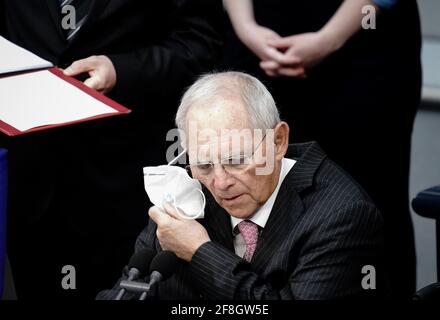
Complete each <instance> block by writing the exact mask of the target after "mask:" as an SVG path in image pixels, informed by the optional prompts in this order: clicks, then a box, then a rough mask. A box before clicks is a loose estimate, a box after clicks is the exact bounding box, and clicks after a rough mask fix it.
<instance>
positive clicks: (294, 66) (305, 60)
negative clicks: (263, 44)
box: [260, 32, 333, 77]
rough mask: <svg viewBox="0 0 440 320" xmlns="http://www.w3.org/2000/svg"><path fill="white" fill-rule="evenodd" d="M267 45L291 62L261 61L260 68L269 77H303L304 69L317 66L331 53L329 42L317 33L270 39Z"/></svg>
mask: <svg viewBox="0 0 440 320" xmlns="http://www.w3.org/2000/svg"><path fill="white" fill-rule="evenodd" d="M268 44H269V45H270V46H272V47H273V48H276V49H278V50H280V51H281V52H284V55H285V56H286V57H287V58H288V59H289V60H290V61H291V63H285V60H277V59H273V60H272V61H262V62H261V64H260V66H261V68H262V69H263V70H264V71H265V72H266V73H267V74H268V75H271V76H290V77H305V76H306V74H305V70H306V68H308V67H312V66H314V65H316V64H318V63H319V62H320V61H322V60H323V59H325V58H326V57H327V56H328V55H329V54H330V53H332V52H333V48H332V45H331V43H330V41H328V39H327V38H326V37H324V36H323V34H321V33H319V32H310V33H303V34H299V35H294V36H289V37H285V38H281V39H271V40H270V41H269V42H268Z"/></svg>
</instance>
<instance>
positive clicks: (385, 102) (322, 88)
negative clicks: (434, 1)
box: [225, 0, 421, 298]
mask: <svg viewBox="0 0 440 320" xmlns="http://www.w3.org/2000/svg"><path fill="white" fill-rule="evenodd" d="M225 3H226V8H227V10H228V13H229V16H230V17H231V22H232V25H233V29H231V32H230V33H229V37H228V41H227V43H226V49H225V66H226V68H227V69H236V70H240V71H246V72H249V73H251V74H253V75H255V76H257V77H258V78H259V79H261V80H262V81H263V82H265V83H266V84H267V85H268V87H269V88H270V89H271V91H272V93H273V95H274V98H275V100H276V102H277V104H278V106H279V107H280V109H281V112H282V114H283V116H284V119H285V120H286V121H287V122H288V123H289V124H290V126H291V127H292V131H291V138H292V141H294V142H304V141H310V140H316V141H318V142H319V144H320V145H321V146H322V147H323V149H324V150H326V152H327V153H328V154H329V156H330V157H331V158H332V159H334V160H335V161H336V162H337V163H338V164H340V165H341V166H342V167H343V168H344V169H346V170H347V171H348V172H349V173H350V174H351V175H352V176H353V177H354V178H355V179H356V180H357V181H358V182H359V183H360V184H361V185H362V186H363V187H364V188H365V190H366V191H367V192H368V194H369V195H370V196H371V197H372V199H373V201H374V202H375V203H376V205H377V206H378V208H379V210H380V211H381V212H382V213H383V215H384V220H385V245H386V252H387V266H388V271H389V274H390V277H391V285H392V289H393V295H394V296H395V297H405V298H408V297H410V296H411V295H412V294H413V293H414V291H415V266H416V265H415V246H414V235H413V227H412V221H411V216H410V212H409V199H408V198H409V194H408V181H409V165H410V149H411V134H412V128H413V122H414V117H415V114H416V110H417V108H418V106H419V103H420V95H421V63H420V49H421V35H420V22H419V15H418V9H417V3H416V1H415V0H408V1H405V0H403V1H396V0H389V1H382V0H345V1H342V0H326V1H307V0H291V1H283V0H275V1H273V0H254V1H251V0H240V1H233V0H225ZM239 6H241V8H240V7H239ZM362 26H363V27H362ZM347 144H350V145H351V147H350V148H347V147H346V146H347Z"/></svg>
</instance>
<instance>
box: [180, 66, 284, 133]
mask: <svg viewBox="0 0 440 320" xmlns="http://www.w3.org/2000/svg"><path fill="white" fill-rule="evenodd" d="M218 97H221V98H226V99H227V98H237V97H238V98H239V99H241V100H242V102H243V103H244V106H245V108H246V109H247V111H248V116H249V122H250V124H251V126H252V128H250V129H273V128H274V127H275V126H276V125H277V124H278V123H279V122H280V121H281V120H280V114H279V112H278V109H277V107H276V104H275V101H274V99H273V97H272V95H271V94H270V92H269V91H268V90H267V88H266V87H265V86H264V85H263V84H262V83H261V81H259V80H258V79H257V78H255V77H253V76H251V75H248V74H246V73H242V72H233V71H228V72H220V73H211V74H206V75H203V76H201V77H200V78H199V79H198V80H197V81H196V82H195V83H194V84H193V85H192V86H191V87H190V88H189V89H188V90H187V91H186V92H185V94H184V96H183V98H182V101H181V103H180V106H179V108H178V110H177V114H176V125H177V128H178V129H180V130H184V131H185V130H186V121H187V114H188V112H189V110H190V108H191V106H193V105H194V104H195V103H197V102H200V101H207V100H212V99H215V98H218ZM206 105H207V108H209V104H206Z"/></svg>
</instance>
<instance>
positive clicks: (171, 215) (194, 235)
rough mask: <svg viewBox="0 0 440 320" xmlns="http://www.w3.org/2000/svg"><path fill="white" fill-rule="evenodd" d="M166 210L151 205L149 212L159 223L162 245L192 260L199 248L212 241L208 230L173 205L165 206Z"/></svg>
mask: <svg viewBox="0 0 440 320" xmlns="http://www.w3.org/2000/svg"><path fill="white" fill-rule="evenodd" d="M165 210H166V212H164V211H162V210H161V209H160V208H158V207H151V208H150V210H149V212H148V214H149V215H150V218H151V219H152V220H153V221H154V222H156V224H157V231H156V235H157V239H158V240H159V243H160V246H161V247H162V249H163V250H169V251H172V252H174V253H175V254H176V255H177V256H178V257H179V258H180V259H183V260H185V261H191V259H192V256H193V255H194V253H195V252H196V251H197V249H198V248H199V247H200V246H201V245H202V244H204V243H205V242H208V241H210V238H209V235H208V232H207V231H206V229H205V228H204V227H203V226H202V225H201V224H200V223H198V222H197V221H196V220H192V219H185V218H183V217H182V216H181V215H179V214H178V213H177V212H176V210H175V209H174V208H173V207H172V206H165Z"/></svg>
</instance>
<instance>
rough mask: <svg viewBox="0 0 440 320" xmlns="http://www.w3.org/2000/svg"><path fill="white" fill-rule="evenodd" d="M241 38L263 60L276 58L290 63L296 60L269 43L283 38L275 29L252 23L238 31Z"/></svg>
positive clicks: (281, 61)
mask: <svg viewBox="0 0 440 320" xmlns="http://www.w3.org/2000/svg"><path fill="white" fill-rule="evenodd" d="M237 34H238V37H239V38H240V40H241V41H242V42H243V43H244V44H245V45H246V47H248V48H249V50H251V51H252V52H253V53H254V54H255V55H256V56H257V57H259V58H260V59H261V60H262V61H270V60H276V61H279V62H280V63H284V64H290V63H293V62H295V61H294V60H292V59H290V57H289V56H286V55H284V54H283V53H282V52H280V51H278V50H277V49H276V48H275V47H274V46H271V45H270V44H269V43H270V42H271V41H280V40H281V39H282V38H281V37H280V36H279V35H278V34H277V33H276V32H275V31H273V30H271V29H269V28H266V27H262V26H259V25H258V24H255V23H250V24H247V25H243V26H241V29H240V30H238V32H237Z"/></svg>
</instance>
